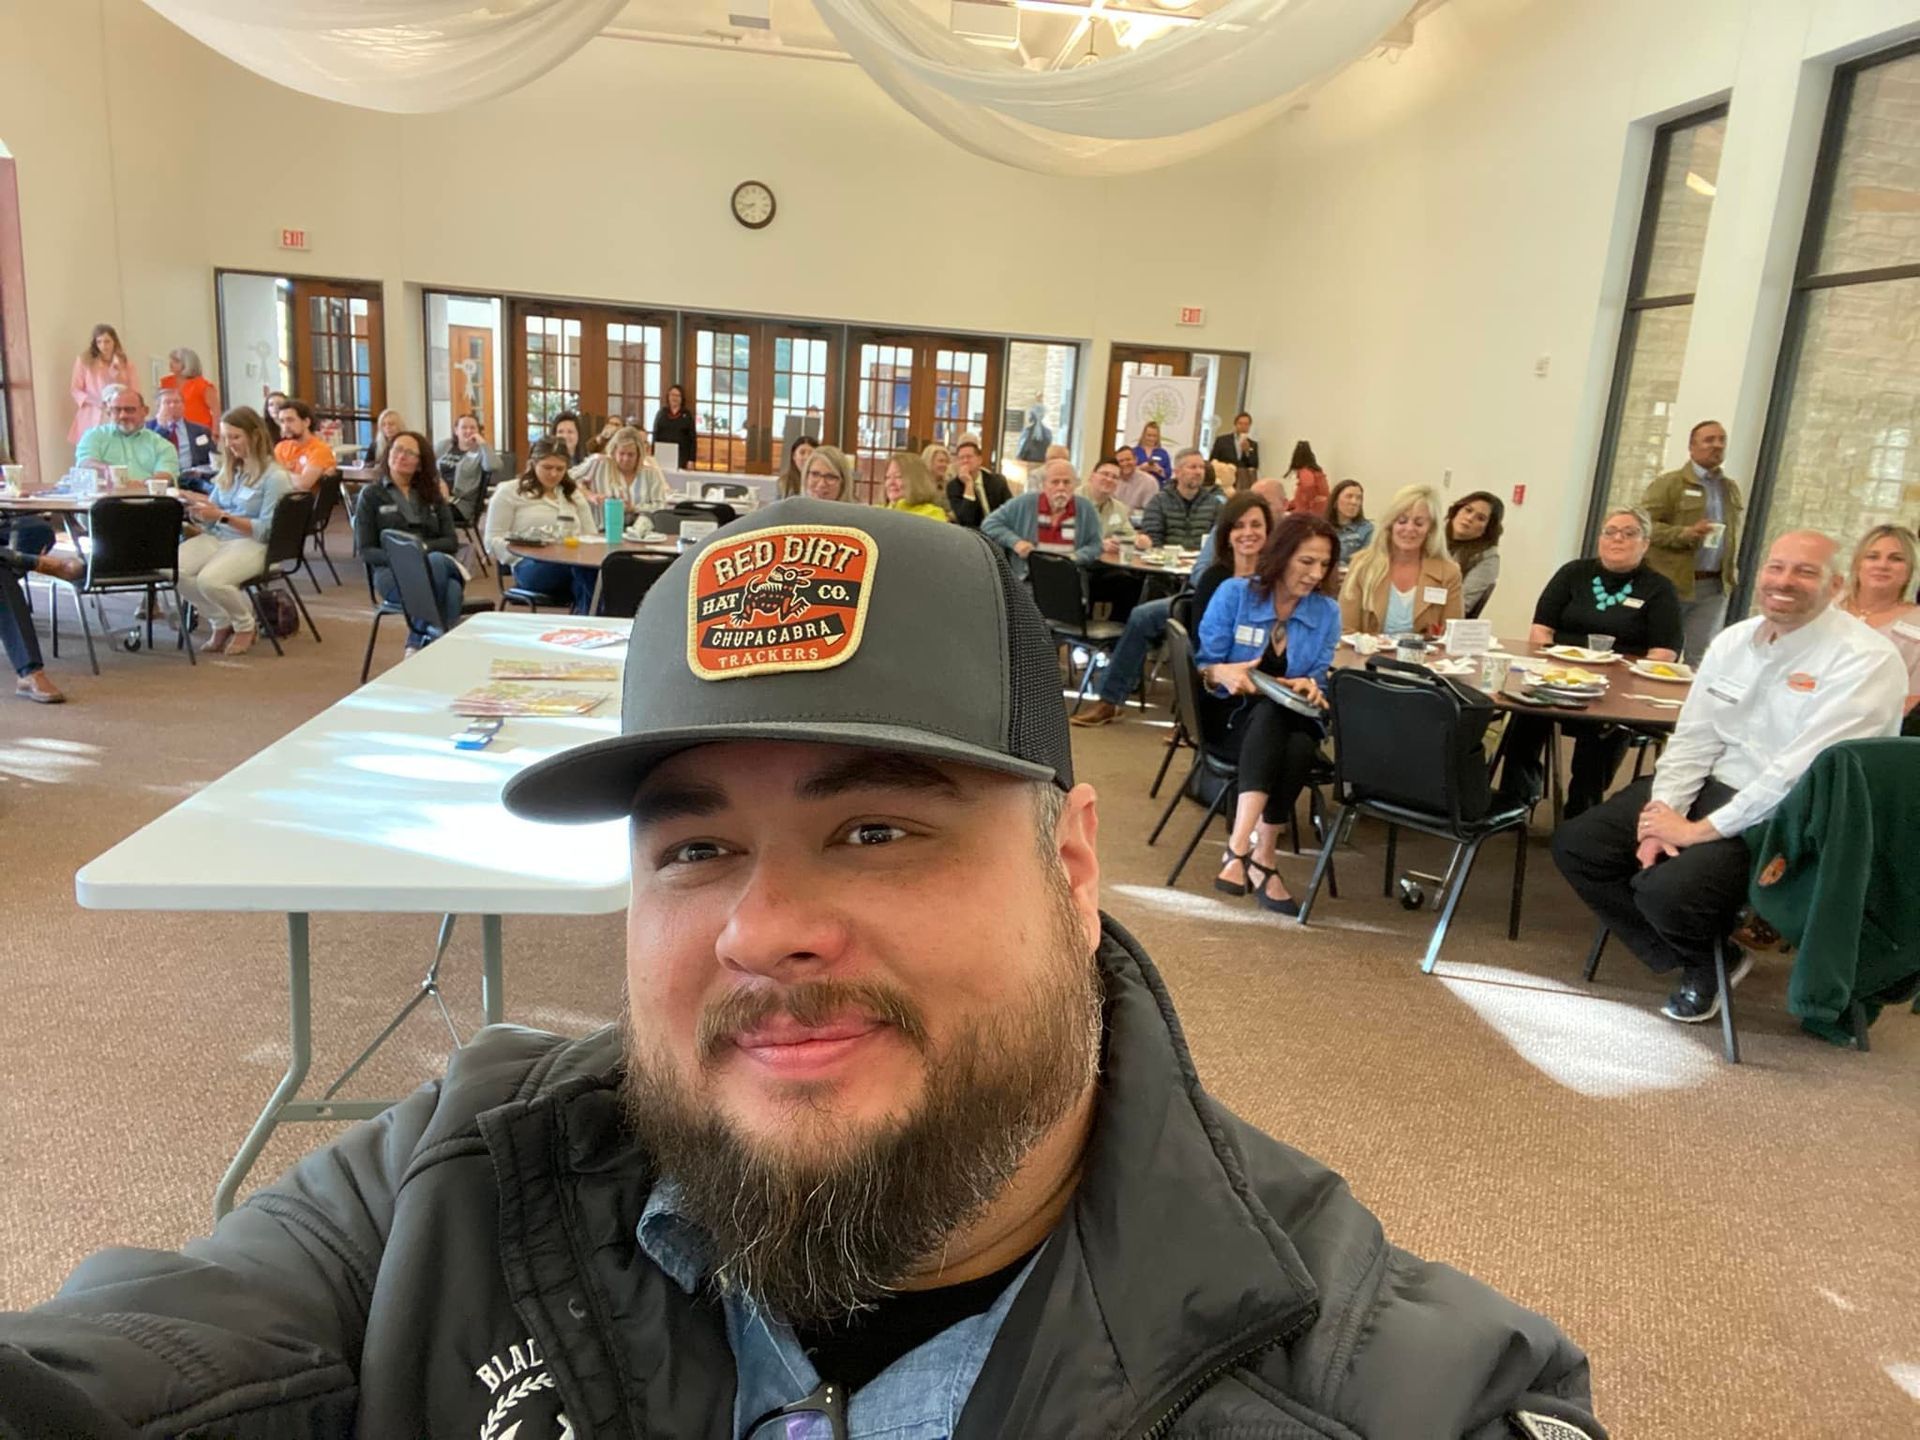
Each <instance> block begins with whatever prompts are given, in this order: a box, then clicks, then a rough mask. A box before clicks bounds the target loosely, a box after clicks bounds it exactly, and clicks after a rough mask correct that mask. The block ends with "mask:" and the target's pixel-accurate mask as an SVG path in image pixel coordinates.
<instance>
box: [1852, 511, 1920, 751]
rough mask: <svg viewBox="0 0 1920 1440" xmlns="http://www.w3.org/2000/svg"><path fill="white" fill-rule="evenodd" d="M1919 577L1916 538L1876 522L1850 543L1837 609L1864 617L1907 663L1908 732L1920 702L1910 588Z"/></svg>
mask: <svg viewBox="0 0 1920 1440" xmlns="http://www.w3.org/2000/svg"><path fill="white" fill-rule="evenodd" d="M1916 579H1920V541H1916V540H1915V538H1914V534H1913V531H1911V530H1909V529H1907V527H1906V526H1904V525H1876V526H1874V527H1873V529H1871V530H1869V531H1868V532H1867V533H1866V535H1865V536H1864V537H1863V538H1862V539H1861V541H1860V543H1859V545H1858V546H1856V547H1855V548H1854V552H1853V564H1852V565H1851V566H1850V567H1848V570H1847V593H1846V595H1845V597H1844V598H1842V600H1841V601H1840V608H1841V609H1842V610H1845V611H1846V612H1847V613H1848V614H1849V615H1852V616H1855V617H1857V618H1858V619H1861V620H1864V621H1865V622H1866V623H1867V624H1869V625H1871V626H1872V627H1873V628H1874V629H1876V630H1878V631H1879V632H1880V633H1881V634H1882V635H1884V636H1886V637H1887V639H1889V640H1891V641H1892V642H1893V648H1894V649H1896V650H1898V651H1899V652H1900V658H1901V659H1902V660H1904V661H1906V662H1907V724H1906V725H1905V726H1904V727H1902V730H1901V733H1902V734H1904V735H1912V734H1914V733H1915V729H1914V718H1913V717H1914V715H1915V714H1916V711H1915V708H1914V707H1915V706H1916V704H1920V605H1916V604H1914V603H1913V587H1914V583H1915V581H1916Z"/></svg>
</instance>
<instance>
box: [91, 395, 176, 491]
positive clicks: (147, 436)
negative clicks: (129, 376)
mask: <svg viewBox="0 0 1920 1440" xmlns="http://www.w3.org/2000/svg"><path fill="white" fill-rule="evenodd" d="M107 414H108V415H109V416H110V417H111V419H110V420H109V422H108V423H107V424H105V425H96V426H94V427H93V428H92V429H91V430H89V431H87V433H86V434H84V435H82V436H81V437H80V444H79V446H78V447H77V448H76V449H75V450H74V457H73V458H74V459H75V461H77V462H78V463H79V464H81V465H84V466H86V467H87V468H88V469H90V470H98V471H100V472H101V473H102V474H103V475H104V474H106V473H107V471H108V470H109V469H110V468H111V467H113V466H115V465H124V466H126V468H127V478H128V479H129V480H142V481H144V480H152V479H154V478H156V477H160V476H164V477H165V478H167V479H169V480H171V479H173V477H174V476H175V475H177V474H179V473H180V452H179V450H177V449H176V448H175V447H174V446H173V445H172V444H170V443H169V442H168V441H167V439H166V437H165V436H163V435H160V434H158V433H157V432H155V431H152V430H149V429H147V402H146V400H145V398H143V397H142V396H141V394H140V392H139V391H138V390H135V389H134V388H133V387H132V386H131V385H123V386H121V387H120V388H119V389H117V390H115V391H114V392H113V394H112V395H111V396H109V397H108V399H107Z"/></svg>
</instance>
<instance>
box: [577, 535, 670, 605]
mask: <svg viewBox="0 0 1920 1440" xmlns="http://www.w3.org/2000/svg"><path fill="white" fill-rule="evenodd" d="M673 560H674V557H673V556H671V555H648V554H645V553H644V552H642V551H639V550H615V551H612V552H611V553H609V554H608V556H607V558H606V561H605V563H604V564H602V565H601V567H600V603H599V604H598V605H596V606H595V607H594V614H596V615H614V616H618V617H620V618H622V619H627V620H631V619H632V618H633V617H634V616H635V615H637V614H639V613H640V602H641V601H642V600H644V599H646V598H647V591H649V590H651V589H652V588H653V584H654V581H656V580H658V579H659V578H660V577H661V576H662V575H664V574H666V573H667V567H668V566H670V565H672V564H673Z"/></svg>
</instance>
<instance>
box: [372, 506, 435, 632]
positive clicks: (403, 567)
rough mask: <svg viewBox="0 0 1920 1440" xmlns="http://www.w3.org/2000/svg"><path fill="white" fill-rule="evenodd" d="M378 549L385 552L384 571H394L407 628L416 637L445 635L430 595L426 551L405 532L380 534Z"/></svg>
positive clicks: (395, 586)
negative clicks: (385, 562) (386, 569)
mask: <svg viewBox="0 0 1920 1440" xmlns="http://www.w3.org/2000/svg"><path fill="white" fill-rule="evenodd" d="M380 548H381V549H382V550H384V551H386V555H387V568H388V569H390V570H391V571H393V584H394V588H395V589H397V590H398V591H399V592H400V609H401V610H402V611H403V612H405V614H406V617H407V628H408V629H410V630H412V631H414V632H415V633H416V634H425V635H440V634H443V633H445V630H446V622H445V621H444V620H443V619H442V618H441V615H440V601H439V599H438V598H437V597H436V596H435V595H434V593H433V572H432V571H430V570H429V569H428V568H427V547H426V546H425V545H423V544H421V543H420V540H419V539H418V537H416V536H413V535H410V534H408V533H407V532H406V531H405V530H382V531H381V532H380Z"/></svg>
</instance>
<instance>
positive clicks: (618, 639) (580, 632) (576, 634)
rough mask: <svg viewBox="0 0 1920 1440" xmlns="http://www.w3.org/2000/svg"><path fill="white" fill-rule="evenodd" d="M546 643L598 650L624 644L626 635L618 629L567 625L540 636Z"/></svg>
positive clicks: (576, 648) (573, 648) (575, 648)
mask: <svg viewBox="0 0 1920 1440" xmlns="http://www.w3.org/2000/svg"><path fill="white" fill-rule="evenodd" d="M540 639H541V641H542V642H543V643H544V644H547V645H565V646H567V647H568V648H569V649H572V650H600V649H604V648H605V647H606V646H609V645H624V644H626V643H627V637H626V635H625V634H624V633H622V632H621V631H619V630H596V629H593V628H592V627H591V626H586V625H569V626H568V627H567V628H566V629H564V630H549V631H547V633H546V634H544V635H542V636H541V637H540Z"/></svg>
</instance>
